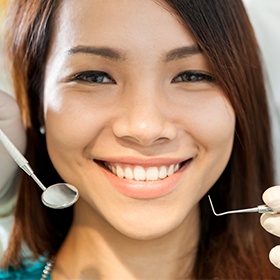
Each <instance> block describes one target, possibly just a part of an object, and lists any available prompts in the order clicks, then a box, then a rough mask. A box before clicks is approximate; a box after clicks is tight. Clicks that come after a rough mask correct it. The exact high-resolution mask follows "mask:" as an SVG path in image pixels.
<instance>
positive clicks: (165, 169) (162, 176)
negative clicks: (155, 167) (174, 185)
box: [158, 166, 167, 179]
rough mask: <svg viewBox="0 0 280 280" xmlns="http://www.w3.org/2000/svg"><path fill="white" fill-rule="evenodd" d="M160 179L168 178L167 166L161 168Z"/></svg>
mask: <svg viewBox="0 0 280 280" xmlns="http://www.w3.org/2000/svg"><path fill="white" fill-rule="evenodd" d="M158 177H159V178H160V179H163V178H165V177H167V168H166V167H165V166H161V167H160V168H159V172H158Z"/></svg>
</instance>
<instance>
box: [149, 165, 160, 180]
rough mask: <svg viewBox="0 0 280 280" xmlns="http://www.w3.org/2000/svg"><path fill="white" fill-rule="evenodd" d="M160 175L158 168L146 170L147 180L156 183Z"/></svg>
mask: <svg viewBox="0 0 280 280" xmlns="http://www.w3.org/2000/svg"><path fill="white" fill-rule="evenodd" d="M158 173H159V172H158V168H157V167H149V168H147V170H146V179H147V180H148V181H155V180H157V179H158V178H159V176H158Z"/></svg>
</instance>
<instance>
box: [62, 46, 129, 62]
mask: <svg viewBox="0 0 280 280" xmlns="http://www.w3.org/2000/svg"><path fill="white" fill-rule="evenodd" d="M76 53H83V54H91V55H97V56H103V57H105V58H109V59H112V60H116V61H120V60H125V55H124V54H123V53H122V52H121V51H119V50H117V49H112V48H108V47H93V46H83V45H80V46H75V47H73V48H71V49H69V50H68V51H67V52H66V54H67V55H73V54H76Z"/></svg>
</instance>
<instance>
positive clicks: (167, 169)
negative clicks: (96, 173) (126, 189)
mask: <svg viewBox="0 0 280 280" xmlns="http://www.w3.org/2000/svg"><path fill="white" fill-rule="evenodd" d="M104 165H105V166H106V167H107V168H108V169H109V170H110V171H111V172H112V173H114V174H115V175H117V176H118V177H119V178H121V179H123V178H125V179H129V180H136V181H156V180H159V179H164V178H166V177H167V176H171V175H173V174H174V173H175V172H176V171H178V170H179V168H180V164H179V163H177V164H175V165H174V164H171V165H170V166H159V167H156V166H152V167H147V168H144V167H142V166H140V165H137V166H135V167H134V169H133V168H132V167H128V166H126V167H125V168H122V167H121V166H120V165H118V164H116V165H115V166H113V165H111V164H110V163H104Z"/></svg>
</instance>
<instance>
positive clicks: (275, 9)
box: [0, 0, 280, 184]
mask: <svg viewBox="0 0 280 280" xmlns="http://www.w3.org/2000/svg"><path fill="white" fill-rule="evenodd" d="M8 1H9V0H0V89H1V90H4V91H6V92H7V93H9V94H12V93H13V91H12V87H11V83H10V79H9V74H8V72H9V71H8V70H9V69H8V64H7V62H6V60H5V56H4V55H3V39H4V32H3V25H4V21H5V16H6V12H7V4H8ZM232 1H234V0H232ZM243 2H244V4H245V7H246V9H247V12H248V14H249V17H250V19H251V22H252V24H253V27H254V29H255V33H256V37H257V39H258V42H259V45H260V48H261V51H262V55H263V61H264V65H265V69H266V73H267V88H268V94H269V101H270V108H271V116H272V125H273V140H274V151H275V153H274V154H275V162H276V169H277V184H280V0H243Z"/></svg>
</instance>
